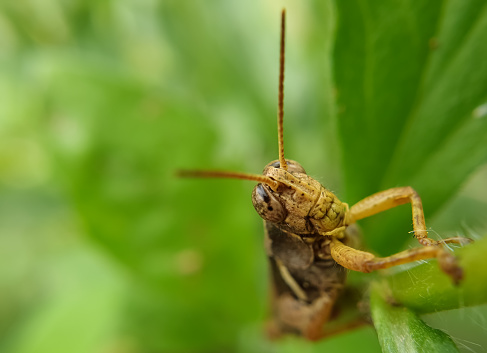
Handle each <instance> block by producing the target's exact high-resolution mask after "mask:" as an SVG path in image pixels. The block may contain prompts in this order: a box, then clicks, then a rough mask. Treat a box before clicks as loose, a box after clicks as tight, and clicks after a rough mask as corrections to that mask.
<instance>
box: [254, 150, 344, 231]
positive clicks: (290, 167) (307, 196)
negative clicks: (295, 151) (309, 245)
mask: <svg viewBox="0 0 487 353" xmlns="http://www.w3.org/2000/svg"><path fill="white" fill-rule="evenodd" d="M286 162H287V170H284V169H282V168H280V163H279V161H273V162H271V163H269V164H268V165H267V166H266V167H265V168H264V172H263V174H264V176H266V177H269V178H270V179H272V180H274V181H276V182H277V185H278V186H277V187H276V188H273V187H271V186H270V185H268V184H265V183H260V184H258V185H257V186H256V187H255V188H254V191H253V192H252V203H253V204H254V208H255V210H256V211H257V213H258V214H259V215H260V216H261V217H262V218H263V219H264V220H266V221H268V222H272V223H275V224H278V225H279V227H281V228H284V229H287V230H289V231H291V232H293V233H295V234H302V235H310V234H316V235H326V233H327V232H330V231H332V230H334V229H336V228H337V227H340V226H342V225H343V221H344V219H345V213H346V207H345V205H344V204H342V203H341V202H340V200H338V199H337V198H336V196H335V195H334V194H333V193H332V192H330V191H329V190H326V189H325V188H324V187H323V186H322V185H321V184H320V183H319V182H318V181H317V180H315V179H313V178H311V177H310V176H309V175H307V174H306V171H305V170H304V168H303V167H302V166H301V165H300V164H299V163H298V162H296V161H293V160H288V159H287V160H286Z"/></svg>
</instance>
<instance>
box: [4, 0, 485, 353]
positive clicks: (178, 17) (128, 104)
mask: <svg viewBox="0 0 487 353" xmlns="http://www.w3.org/2000/svg"><path fill="white" fill-rule="evenodd" d="M283 6H286V7H287V12H288V18H287V19H288V28H287V49H286V54H287V57H286V60H287V65H286V82H285V87H286V88H285V145H286V147H285V148H286V156H287V157H288V158H291V159H296V160H298V161H299V162H300V163H302V164H303V166H304V167H305V168H306V170H307V171H308V173H309V174H311V175H312V176H315V177H317V178H318V179H319V180H321V181H322V182H323V184H324V185H326V186H327V187H329V188H330V189H332V190H334V191H336V192H337V195H338V196H339V197H340V198H341V199H342V200H344V201H346V202H349V203H353V202H355V201H357V200H358V199H360V198H362V197H364V196H367V195H369V194H371V193H373V192H377V191H379V190H381V189H384V188H387V187H391V186H398V185H412V186H413V187H415V188H416V189H417V190H418V191H419V192H420V194H421V196H422V197H423V202H424V205H425V210H426V216H427V217H428V221H430V218H429V217H430V216H433V215H437V216H438V217H437V218H436V219H433V220H432V222H428V225H434V227H435V230H437V231H443V230H444V231H445V233H443V232H442V233H441V236H446V235H449V234H448V233H453V234H454V233H455V232H458V231H459V230H461V228H460V227H461V226H462V225H467V226H468V227H478V226H479V223H476V222H475V218H474V217H472V216H471V215H472V214H477V215H481V216H482V217H484V216H483V215H484V214H485V211H487V202H486V200H487V191H486V188H485V180H484V179H485V171H483V170H480V172H479V174H478V175H477V178H476V179H474V180H472V181H471V182H470V183H468V184H467V186H466V188H464V189H463V191H462V189H461V188H460V187H461V184H462V183H465V182H466V181H467V180H468V179H467V178H468V177H469V175H470V174H471V173H472V172H473V171H474V170H475V169H476V168H478V167H479V166H481V165H482V164H483V163H485V161H486V160H487V149H485V148H484V147H483V146H485V144H486V142H487V119H486V118H485V115H486V112H485V111H486V109H487V108H485V107H486V106H485V104H486V102H487V96H486V95H485V92H487V77H486V75H487V66H486V65H485V62H486V61H485V59H484V58H485V57H486V54H487V53H485V51H486V49H485V48H486V46H485V45H483V43H485V42H487V38H486V37H487V29H486V26H487V13H486V11H487V9H486V8H487V7H486V6H485V4H484V2H482V1H473V0H468V1H466V0H450V1H446V0H445V1H439V0H438V1H428V2H416V1H412V0H408V1H399V0H390V1H387V2H386V3H384V2H382V3H381V4H375V3H373V2H370V1H360V0H355V1H336V2H333V1H330V2H324V1H314V2H309V3H308V2H306V3H305V2H303V3H299V4H298V3H296V4H294V3H293V4H291V3H284V2H282V3H281V2H275V3H273V4H269V3H267V2H261V1H255V0H254V1H250V2H240V1H234V0H232V1H223V0H220V1H213V2H204V3H203V2H197V1H193V2H183V1H171V0H163V1H161V2H156V1H152V0H142V1H131V0H119V1H95V0H91V1H79V0H75V1H69V2H68V1H61V0H44V1H42V2H35V1H27V2H19V1H14V0H7V1H4V2H2V3H1V4H0V46H1V47H2V50H1V52H0V93H1V97H2V98H1V104H0V210H1V212H0V261H1V266H0V268H1V270H0V289H1V293H2V300H1V301H0V313H2V314H1V315H0V337H1V339H0V351H8V352H16V353H25V352H80V353H81V352H112V351H117V352H229V351H238V352H259V351H261V352H281V351H284V352H292V351H300V352H318V351H327V350H328V351H334V352H337V351H344V352H347V351H350V352H352V351H357V348H358V347H359V348H360V350H361V351H362V352H376V351H377V350H378V349H379V343H378V341H377V338H376V336H375V333H374V331H373V329H372V328H370V327H369V328H364V329H362V330H357V331H354V332H350V333H347V334H345V335H342V336H337V337H333V338H331V339H329V340H326V341H322V342H319V343H310V342H304V341H302V340H300V339H298V338H287V339H285V340H282V341H279V342H269V341H267V340H266V338H265V337H264V335H263V326H264V322H265V319H266V317H267V315H268V303H267V299H268V287H267V274H266V261H265V254H264V251H263V247H262V226H261V221H260V220H259V218H258V216H257V215H255V212H254V211H253V210H252V207H251V205H250V191H251V188H252V184H250V183H247V182H240V181H230V180H179V179H177V178H175V177H174V173H175V171H176V170H177V169H180V168H206V169H209V168H217V169H224V170H238V171H248V172H259V171H260V170H261V169H262V168H263V166H264V165H265V164H267V163H268V162H269V161H270V160H272V159H275V158H277V142H276V126H275V115H276V105H277V104H276V102H277V76H278V37H279V14H280V10H281V8H282V7H283ZM475 180H477V182H475ZM457 195H459V196H457ZM409 212H410V211H409V210H407V207H406V206H403V207H401V208H399V209H398V210H397V211H391V212H387V213H386V214H384V215H380V216H377V217H374V218H373V219H371V220H368V221H366V222H362V223H361V225H363V230H364V237H365V241H366V243H367V244H368V245H370V247H371V248H372V249H373V250H374V251H377V252H380V253H387V254H388V253H391V252H393V251H395V250H397V249H399V248H402V247H404V246H405V244H404V243H405V241H407V240H408V239H409V235H408V233H407V232H408V231H409V230H410V224H409V223H410V221H409V219H410V216H409ZM481 225H482V224H481V223H480V226H481ZM484 225H485V223H484ZM474 246H475V245H474ZM426 266H429V267H428V268H433V267H434V266H430V265H426ZM477 268H480V267H477ZM406 275H407V274H406ZM406 275H404V276H406ZM466 275H467V276H468V275H469V274H468V273H467V274H466ZM477 275H479V274H475V276H477ZM417 276H421V274H417ZM472 277H473V276H472ZM472 277H467V278H468V280H470V278H472ZM357 278H358V279H357ZM357 278H355V279H356V280H357V281H361V282H367V281H369V279H370V278H376V277H374V276H373V275H364V276H357ZM401 283H406V282H401ZM402 299H403V298H401V300H402ZM404 302H405V301H404ZM480 302H482V300H480V301H478V303H480ZM411 305H413V304H411ZM459 306H461V304H460V305H459ZM425 330H426V329H425ZM452 330H455V327H454V326H453V328H452ZM454 332H456V331H454ZM420 335H426V334H423V333H421V334H420ZM474 340H475V342H477V343H480V344H481V342H482V337H475V338H474ZM483 344H485V343H483Z"/></svg>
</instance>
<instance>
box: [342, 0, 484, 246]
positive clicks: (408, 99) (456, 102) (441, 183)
mask: <svg viewBox="0 0 487 353" xmlns="http://www.w3.org/2000/svg"><path fill="white" fill-rule="evenodd" d="M337 8H338V15H339V20H338V30H337V37H336V47H335V52H334V62H335V66H334V73H335V79H336V84H337V90H338V120H337V123H338V131H339V134H340V137H341V142H342V149H343V168H344V173H345V181H346V188H347V201H348V202H350V203H353V202H356V201H358V200H359V199H361V198H363V197H366V196H368V195H370V194H372V193H375V192H377V191H380V190H383V189H386V188H390V187H394V186H404V185H410V186H412V187H414V188H415V189H416V190H417V191H418V192H419V194H420V195H421V197H422V198H423V203H424V209H425V214H426V216H427V217H431V216H432V215H433V214H434V213H435V212H437V211H438V210H439V209H440V208H441V207H442V206H443V205H444V204H445V203H446V202H447V201H448V200H450V199H451V198H452V197H453V195H455V193H456V192H457V191H458V189H459V187H460V185H461V184H462V183H463V182H464V180H465V179H466V178H467V177H468V176H469V175H470V174H471V173H472V172H473V171H474V170H475V169H476V168H477V167H478V166H479V165H481V164H482V163H484V162H485V161H487V149H485V148H483V147H482V146H485V145H486V144H487V119H485V118H484V115H485V114H484V113H482V111H483V109H481V108H479V107H481V106H482V105H483V104H485V103H486V102H487V94H486V93H485V92H486V91H487V65H485V62H486V61H485V57H486V55H487V48H486V46H485V45H484V43H486V42H487V5H486V3H485V2H484V1H478V0H452V1H440V0H436V1H427V2H418V1H413V0H406V1H400V0H392V1H388V2H386V3H382V2H381V3H378V2H370V1H354V2H346V1H340V2H337ZM403 209H404V208H403ZM409 219H410V217H409V216H408V215H407V213H406V212H405V211H402V212H398V211H391V212H388V213H387V215H381V216H378V217H375V218H374V219H371V220H367V221H365V222H363V224H364V231H365V232H364V233H365V234H366V239H367V242H368V244H369V245H370V246H371V247H372V248H374V249H375V250H376V251H379V252H381V253H382V254H386V253H390V252H391V251H394V250H397V249H398V247H399V245H400V244H401V243H403V242H404V241H405V240H406V238H405V237H402V236H401V234H406V232H407V231H408V230H410V221H409Z"/></svg>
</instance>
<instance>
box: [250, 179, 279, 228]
mask: <svg viewBox="0 0 487 353" xmlns="http://www.w3.org/2000/svg"><path fill="white" fill-rule="evenodd" d="M252 203H253V204H254V208H255V210H256V211H257V213H258V214H259V215H260V216H261V217H262V218H263V219H265V220H266V221H269V222H273V223H280V222H282V221H284V220H285V219H286V216H287V212H286V209H285V208H284V207H283V206H282V204H281V202H279V200H278V199H277V198H276V197H275V196H274V195H273V194H272V191H271V189H270V188H269V186H267V185H263V184H258V185H257V186H256V187H255V188H254V191H253V192H252Z"/></svg>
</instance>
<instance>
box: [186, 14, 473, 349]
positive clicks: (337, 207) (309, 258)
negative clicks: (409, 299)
mask: <svg viewBox="0 0 487 353" xmlns="http://www.w3.org/2000/svg"><path fill="white" fill-rule="evenodd" d="M285 14H286V13H285V10H283V11H282V14H281V36H280V60H279V62H280V65H279V88H278V114H277V120H278V124H277V125H278V146H279V159H278V160H275V161H272V162H270V163H269V164H267V166H266V167H265V168H264V171H263V174H262V175H258V174H247V173H240V172H227V171H204V170H203V171H202V170H187V171H182V172H180V175H181V176H184V177H203V178H208V177H209V178H233V179H245V180H252V181H256V182H258V184H257V186H255V188H254V190H253V192H252V203H253V205H254V208H255V210H256V211H257V213H258V214H259V215H260V216H261V217H262V218H263V219H264V228H265V248H266V253H267V256H268V257H269V262H270V268H271V275H272V287H273V289H272V311H273V319H272V322H271V323H270V326H269V327H270V333H271V335H272V336H279V335H281V334H284V333H295V334H300V335H302V336H304V337H305V338H307V339H310V340H317V339H320V338H322V337H324V336H325V335H327V333H326V332H324V330H323V325H324V324H325V323H326V322H327V321H329V320H330V319H331V318H332V316H333V309H334V306H335V304H336V302H337V298H338V297H339V296H340V294H341V292H342V291H343V287H344V285H345V280H346V274H347V270H346V269H348V270H353V271H360V272H371V271H375V270H379V269H386V268H389V267H393V266H397V265H401V264H406V263H410V262H414V261H417V260H423V259H430V258H436V259H437V260H438V265H439V266H440V268H441V270H442V271H443V272H444V273H445V274H446V275H448V276H450V277H451V279H452V281H453V282H454V283H455V284H458V282H459V281H460V280H461V279H462V276H463V273H462V269H461V267H460V266H459V265H458V263H457V259H456V258H455V256H454V255H453V254H452V253H451V252H449V251H448V250H447V249H446V248H445V244H448V243H457V244H464V243H467V242H468V241H469V239H466V238H461V237H454V238H448V239H444V240H441V241H436V240H433V239H430V238H428V232H427V229H426V225H425V219H424V214H423V206H422V203H421V198H420V197H419V195H418V193H417V192H416V191H415V190H414V189H413V188H411V187H409V186H406V187H396V188H392V189H389V190H385V191H381V192H378V193H376V194H374V195H371V196H369V197H367V198H365V199H363V200H361V201H359V202H358V203H356V204H355V205H353V206H352V207H349V206H348V204H346V203H344V202H341V201H340V200H339V199H338V198H337V197H336V196H335V195H334V194H333V193H332V192H331V191H330V190H328V189H326V188H325V187H324V186H323V185H321V184H320V183H319V182H318V181H316V180H315V179H313V178H311V177H310V176H308V175H307V174H306V171H305V170H304V168H303V167H302V166H301V165H300V164H299V163H298V162H296V161H293V160H289V159H285V158H284V143H283V116H284V110H283V101H284V51H285ZM406 203H410V204H411V208H412V219H413V229H414V236H415V237H416V239H417V240H418V242H419V243H420V244H421V245H422V247H419V248H413V249H409V250H405V251H402V252H399V253H397V254H394V255H391V256H388V257H383V258H380V257H376V256H374V255H373V254H372V253H369V252H365V251H361V250H357V249H355V248H354V247H353V246H354V242H355V237H356V236H355V234H356V232H355V231H354V228H353V225H354V223H355V222H356V221H358V220H360V219H362V218H365V217H369V216H372V215H374V214H377V213H379V212H382V211H385V210H388V209H390V208H393V207H396V206H399V205H402V204H406Z"/></svg>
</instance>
